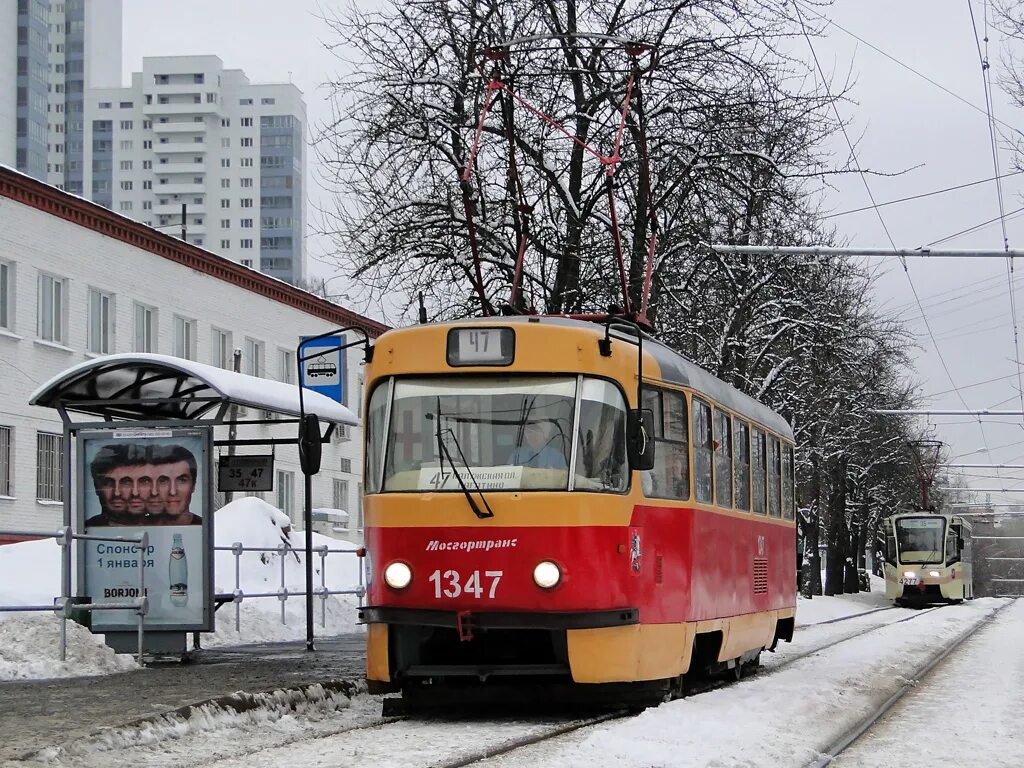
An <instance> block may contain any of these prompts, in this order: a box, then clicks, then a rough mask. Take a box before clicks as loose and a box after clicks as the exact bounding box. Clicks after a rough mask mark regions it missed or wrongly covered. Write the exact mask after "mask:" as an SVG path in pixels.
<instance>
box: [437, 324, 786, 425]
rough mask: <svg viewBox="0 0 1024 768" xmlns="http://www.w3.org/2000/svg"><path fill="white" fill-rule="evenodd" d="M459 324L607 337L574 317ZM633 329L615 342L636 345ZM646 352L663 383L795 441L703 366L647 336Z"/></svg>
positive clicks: (778, 420)
mask: <svg viewBox="0 0 1024 768" xmlns="http://www.w3.org/2000/svg"><path fill="white" fill-rule="evenodd" d="M453 322H454V323H457V324H462V323H465V324H479V325H492V326H493V325H496V324H502V325H504V324H508V325H520V324H524V323H538V322H539V323H541V324H543V325H560V326H565V327H570V328H578V329H585V330H589V331H593V332H594V333H595V334H597V335H603V334H604V325H603V324H601V323H597V322H590V321H587V320H576V319H574V318H571V317H558V316H555V315H516V316H512V317H471V318H463V319H460V320H455V321H453ZM630 330H631V328H627V327H625V326H623V325H616V324H615V323H614V321H613V322H612V329H611V334H612V337H613V338H617V339H620V340H623V341H627V342H632V341H635V339H636V334H635V333H631V332H630ZM643 340H644V351H646V352H649V353H650V354H651V356H652V357H654V359H655V360H656V361H657V363H658V365H659V366H660V367H661V376H662V379H663V380H664V381H666V382H669V383H671V384H679V385H681V386H684V387H690V388H692V389H694V390H696V391H698V392H701V393H703V394H705V395H707V396H708V397H709V398H710V399H712V400H714V401H715V402H716V403H718V404H720V405H723V406H725V407H726V408H728V409H730V410H732V411H735V412H736V413H739V414H742V415H743V416H745V417H747V418H749V419H752V420H754V421H756V422H758V423H759V424H761V425H763V426H765V427H767V428H768V429H770V430H772V431H773V432H775V433H776V434H778V435H780V436H782V437H784V438H786V439H788V440H792V439H793V428H792V427H791V426H790V425H789V422H787V421H786V420H785V419H784V418H783V417H782V416H781V415H779V414H778V413H776V412H775V411H773V410H772V409H771V408H769V407H768V406H767V405H765V404H764V403H761V402H759V401H758V400H755V399H754V398H752V397H750V396H749V395H746V394H744V393H742V392H740V391H739V390H738V389H736V388H735V387H734V386H732V385H731V384H726V383H725V382H724V381H722V380H721V379H719V378H718V377H717V376H714V375H713V374H711V373H708V372H707V371H705V370H704V369H703V368H701V367H700V366H699V365H697V364H696V363H694V362H693V361H691V360H688V359H687V358H685V357H683V356H682V355H681V354H679V353H678V352H676V351H675V350H674V349H672V348H670V347H668V346H666V345H665V344H664V343H662V342H660V341H658V340H657V339H655V338H654V337H653V336H650V335H649V334H646V333H645V334H644V335H643Z"/></svg>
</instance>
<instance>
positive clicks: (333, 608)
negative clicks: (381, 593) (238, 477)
mask: <svg viewBox="0 0 1024 768" xmlns="http://www.w3.org/2000/svg"><path fill="white" fill-rule="evenodd" d="M214 522H215V524H216V525H215V528H216V539H217V546H218V547H230V546H231V545H232V544H234V543H235V542H242V544H244V545H245V547H246V548H250V547H252V548H261V549H274V550H275V551H274V552H245V553H243V554H242V555H241V556H240V557H239V585H240V589H241V590H242V592H243V593H246V594H261V593H267V592H277V591H278V590H279V589H280V588H281V565H282V556H281V555H280V554H279V553H278V552H277V551H276V550H277V549H278V548H279V547H280V546H281V544H282V543H286V544H287V545H288V547H289V550H288V552H287V553H286V554H285V555H284V557H283V561H284V586H285V588H286V589H287V590H288V591H289V592H292V593H294V592H305V591H306V565H305V559H306V557H305V553H304V549H305V541H306V535H305V532H304V531H293V530H290V525H291V521H290V520H289V518H288V516H287V515H286V514H284V513H283V512H281V510H279V509H277V508H276V507H274V506H271V505H270V504H268V503H267V502H265V501H263V500H261V499H258V498H255V497H245V498H241V499H238V500H237V501H233V502H231V503H230V504H228V505H226V506H224V507H222V508H221V509H220V510H218V511H217V514H216V516H215V518H214ZM324 545H326V546H327V547H329V548H330V549H355V548H356V545H354V544H352V543H350V542H347V541H343V540H339V539H332V538H330V537H328V536H323V535H322V534H319V533H314V534H313V546H314V547H321V546H324ZM214 560H215V563H214V570H213V573H214V581H215V590H216V592H217V593H218V594H231V593H233V592H234V591H235V555H234V554H233V553H232V552H225V551H218V552H216V553H215V556H214ZM361 564H362V561H361V560H360V559H359V558H357V557H356V556H355V555H353V554H347V553H344V554H342V553H331V554H328V555H327V558H326V559H321V556H320V555H319V554H318V553H316V552H314V553H313V588H314V589H317V588H318V587H320V586H321V584H323V585H324V586H326V587H327V589H328V590H331V591H334V590H351V589H355V588H356V586H357V585H358V583H359V569H360V567H361ZM321 568H323V569H324V572H323V574H321ZM313 605H314V619H315V621H316V627H315V631H316V633H317V634H320V635H337V634H341V633H343V632H351V631H353V630H355V629H357V627H358V626H359V625H358V624H356V621H357V619H358V615H357V612H356V611H357V608H358V605H359V599H358V597H357V596H356V595H329V596H328V597H327V600H326V603H325V602H323V601H322V600H321V599H320V598H319V597H317V598H315V601H314V604H313ZM237 607H238V609H239V619H240V631H237V632H236V631H235V608H236V606H235V605H224V606H223V607H222V608H221V609H220V610H219V611H217V622H216V632H215V633H214V634H213V635H209V634H204V635H202V639H201V642H202V644H203V645H204V646H215V645H223V644H236V643H244V642H254V641H257V640H296V639H301V638H305V636H306V600H305V597H304V596H301V595H300V596H296V597H289V598H288V599H287V600H285V601H284V607H285V621H286V623H282V622H281V601H280V600H279V599H277V598H275V597H260V598H250V599H243V600H242V602H241V604H240V605H238V606H237ZM324 618H326V626H324V627H321V620H322V619H324Z"/></svg>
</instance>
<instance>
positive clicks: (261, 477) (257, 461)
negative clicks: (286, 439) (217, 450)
mask: <svg viewBox="0 0 1024 768" xmlns="http://www.w3.org/2000/svg"><path fill="white" fill-rule="evenodd" d="M217 490H218V491H272V490H274V457H273V456H272V455H271V456H251V455H250V456H227V455H225V456H221V457H220V462H219V463H218V465H217Z"/></svg>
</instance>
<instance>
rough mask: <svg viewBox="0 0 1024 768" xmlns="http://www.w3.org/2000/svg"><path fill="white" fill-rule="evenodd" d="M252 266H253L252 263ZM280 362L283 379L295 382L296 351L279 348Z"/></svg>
mask: <svg viewBox="0 0 1024 768" xmlns="http://www.w3.org/2000/svg"><path fill="white" fill-rule="evenodd" d="M250 266H252V265H251V264H250ZM278 363H279V364H280V366H281V381H283V382H284V383H285V384H294V383H295V353H294V352H292V351H291V350H288V349H279V350H278Z"/></svg>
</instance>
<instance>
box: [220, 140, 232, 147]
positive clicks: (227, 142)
mask: <svg viewBox="0 0 1024 768" xmlns="http://www.w3.org/2000/svg"><path fill="white" fill-rule="evenodd" d="M230 146H231V139H228V138H223V139H221V140H220V148H221V149H227V148H228V147H230Z"/></svg>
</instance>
